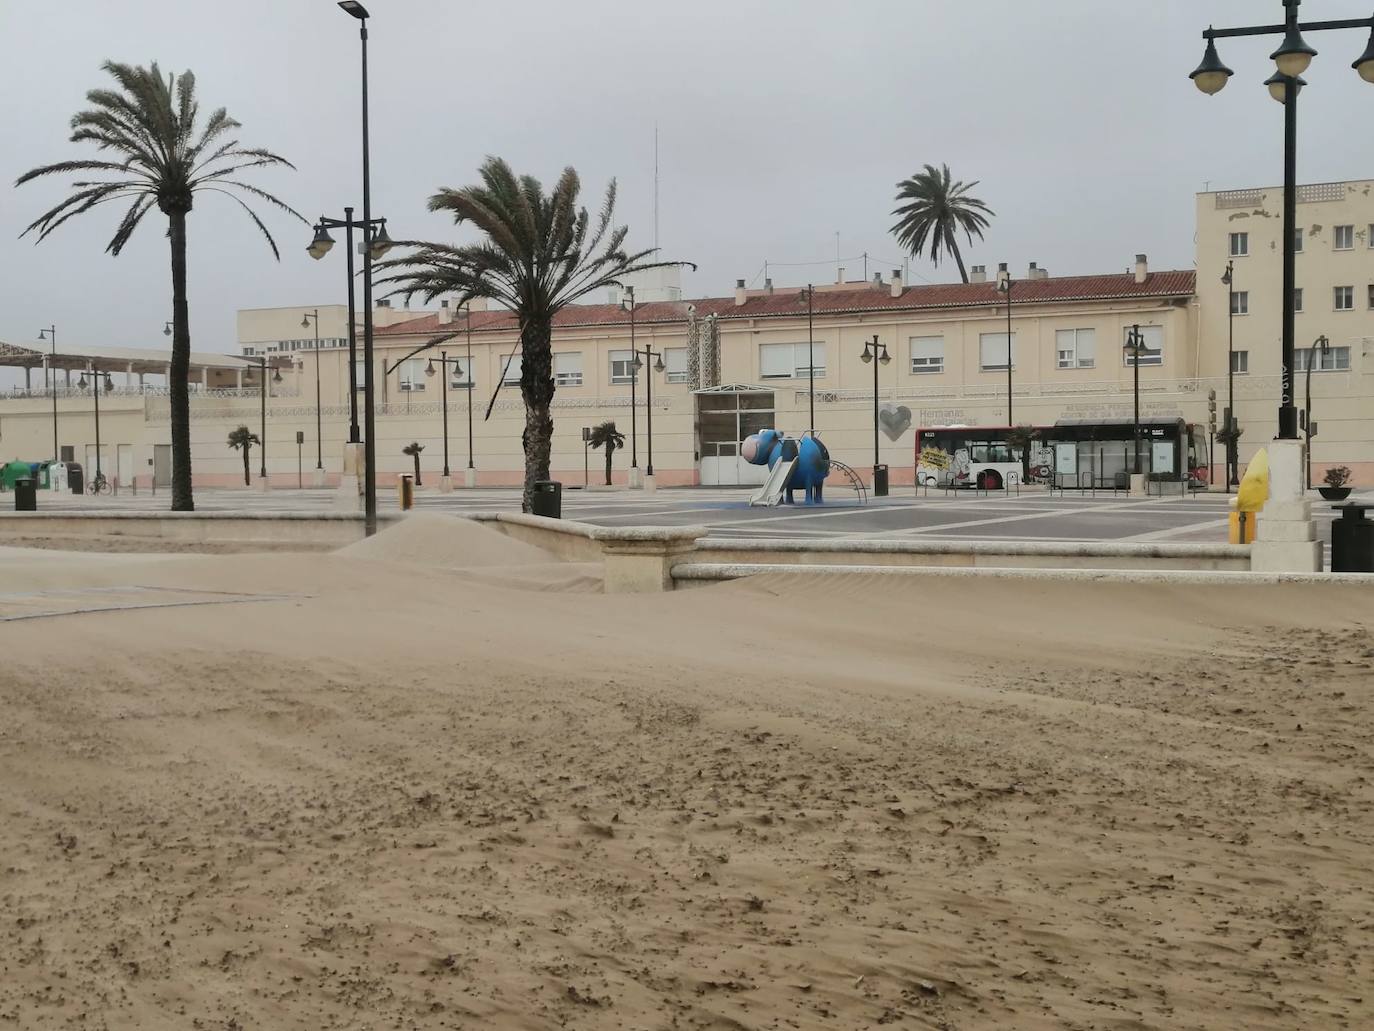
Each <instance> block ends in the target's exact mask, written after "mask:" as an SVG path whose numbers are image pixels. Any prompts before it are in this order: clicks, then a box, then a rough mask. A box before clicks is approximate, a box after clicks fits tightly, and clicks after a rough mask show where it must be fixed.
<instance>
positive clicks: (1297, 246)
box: [1293, 229, 1302, 254]
mask: <svg viewBox="0 0 1374 1031" xmlns="http://www.w3.org/2000/svg"><path fill="white" fill-rule="evenodd" d="M1293 253H1294V254H1301V253H1302V230H1301V229H1294V230H1293Z"/></svg>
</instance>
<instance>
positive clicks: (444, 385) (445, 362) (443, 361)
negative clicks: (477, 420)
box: [425, 351, 472, 479]
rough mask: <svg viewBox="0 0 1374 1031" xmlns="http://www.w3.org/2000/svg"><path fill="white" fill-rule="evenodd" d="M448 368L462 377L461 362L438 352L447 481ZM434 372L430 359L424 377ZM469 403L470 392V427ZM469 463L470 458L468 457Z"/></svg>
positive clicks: (444, 352) (446, 476) (445, 475)
mask: <svg viewBox="0 0 1374 1031" xmlns="http://www.w3.org/2000/svg"><path fill="white" fill-rule="evenodd" d="M450 366H452V367H453V369H454V370H455V371H456V372H457V373H458V375H459V376H462V374H463V363H462V362H461V361H459V360H458V359H457V358H454V359H453V360H452V361H450V360H449V356H448V352H447V351H440V352H439V367H440V368H441V369H442V370H443V380H442V382H441V383H440V384H439V391H440V393H441V394H442V395H443V411H444V479H448V478H449V471H448V370H449V367H450ZM471 367H472V366H471V365H470V364H469V366H468V368H471ZM434 371H435V370H434V359H433V358H431V359H430V360H429V364H428V365H426V366H425V375H426V376H433V375H434ZM471 401H472V397H471V392H469V396H468V402H469V403H468V414H469V425H471V413H472V404H471ZM470 454H471V445H470V444H469V455H470ZM469 461H471V457H469Z"/></svg>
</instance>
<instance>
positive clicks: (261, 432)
mask: <svg viewBox="0 0 1374 1031" xmlns="http://www.w3.org/2000/svg"><path fill="white" fill-rule="evenodd" d="M243 360H244V361H246V362H252V363H253V364H254V365H256V366H257V367H258V401H259V409H258V476H259V477H261V479H262V485H263V486H264V487H265V486H267V391H268V389H269V388H268V386H267V369H268V367H269V366H268V361H267V358H266V357H261V358H255V357H253V356H251V355H244V357H243ZM272 382H273V383H280V382H281V372H280V370H277V369H273V371H272Z"/></svg>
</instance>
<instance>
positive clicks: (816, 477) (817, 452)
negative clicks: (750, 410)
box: [740, 430, 868, 508]
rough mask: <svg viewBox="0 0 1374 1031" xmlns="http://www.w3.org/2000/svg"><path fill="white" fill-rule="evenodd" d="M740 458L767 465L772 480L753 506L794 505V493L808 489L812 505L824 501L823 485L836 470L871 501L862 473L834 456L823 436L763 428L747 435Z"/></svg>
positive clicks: (864, 499)
mask: <svg viewBox="0 0 1374 1031" xmlns="http://www.w3.org/2000/svg"><path fill="white" fill-rule="evenodd" d="M740 457H742V458H743V459H744V460H745V461H746V462H748V463H750V464H751V465H767V466H768V479H767V480H766V481H764V484H763V486H762V487H760V488H759V489H758V491H757V492H756V493H755V494H754V496H753V497H751V498H750V499H749V505H750V507H751V508H752V507H756V506H759V507H768V508H771V507H772V506H774V505H781V504H788V505H790V504H792V503H793V501H792V492H793V491H796V490H800V491H804V492H805V498H806V503H807V504H808V505H819V504H822V503H823V487H824V485H825V480H826V478H827V477H828V476H829V475H830V473H831V472H832V471H838V472H840V473H841V474H842V475H843V476H845V477H846V478H847V479H848V480H849V482H850V484H851V485H853V487H854V489H855V491H856V492H857V493H858V496H859V502H860V504H864V503H867V501H868V492H867V490H866V489H865V488H864V485H863V482H862V481H861V480H860V479H859V477H858V474H857V473H855V472H854V470H853V469H851V468H850V467H849V466H847V465H845V464H844V463H843V462H837V461H835V460H834V459H832V458H831V457H830V452H829V451H828V450H826V446H825V445H824V444H823V443H821V440H820V438H819V437H815V436H811V435H809V434H808V435H805V436H802V437H801V438H794V437H788V436H785V435H784V434H783V433H782V432H781V431H780V430H760V431H759V432H758V433H754V434H751V435H750V436H749V437H747V438H746V439H745V441H744V443H743V445H742V446H741V448H740Z"/></svg>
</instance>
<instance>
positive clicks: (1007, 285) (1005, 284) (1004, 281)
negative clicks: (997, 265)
mask: <svg viewBox="0 0 1374 1031" xmlns="http://www.w3.org/2000/svg"><path fill="white" fill-rule="evenodd" d="M1015 285H1016V281H1015V280H1014V279H1012V278H1011V275H1010V274H1009V273H1007V266H1006V265H1005V264H1003V265H1002V268H1001V273H1000V274H999V275H998V277H997V290H998V292H1000V293H1004V294H1006V295H1007V425H1008V426H1015V425H1016V421H1015V420H1014V419H1013V418H1012V410H1011V288H1012V287H1013V286H1015Z"/></svg>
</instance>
